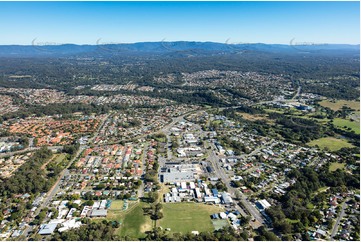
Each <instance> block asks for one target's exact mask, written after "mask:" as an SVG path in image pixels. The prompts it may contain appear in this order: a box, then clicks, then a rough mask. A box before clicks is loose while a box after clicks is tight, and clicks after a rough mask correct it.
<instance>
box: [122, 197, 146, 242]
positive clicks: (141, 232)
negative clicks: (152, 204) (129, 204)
mask: <svg viewBox="0 0 361 242" xmlns="http://www.w3.org/2000/svg"><path fill="white" fill-rule="evenodd" d="M144 206H147V205H146V204H144V203H142V202H140V203H138V204H137V205H136V207H134V208H133V209H131V211H130V212H129V213H127V214H126V215H125V216H124V219H123V221H122V224H121V226H120V229H119V235H120V237H121V238H124V237H126V236H128V237H129V238H130V239H132V240H134V239H136V238H137V239H138V238H143V237H145V232H146V231H149V230H151V229H152V220H151V219H150V217H149V216H145V215H144V214H143V207H144Z"/></svg>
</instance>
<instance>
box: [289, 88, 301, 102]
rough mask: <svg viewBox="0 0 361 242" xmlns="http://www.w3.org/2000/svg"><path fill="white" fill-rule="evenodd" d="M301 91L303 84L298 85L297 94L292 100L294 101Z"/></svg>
mask: <svg viewBox="0 0 361 242" xmlns="http://www.w3.org/2000/svg"><path fill="white" fill-rule="evenodd" d="M300 93H301V86H298V88H297V92H296V94H295V95H294V96H293V97H292V99H291V101H294V100H295V99H296V98H297V97H298V96H299V95H300Z"/></svg>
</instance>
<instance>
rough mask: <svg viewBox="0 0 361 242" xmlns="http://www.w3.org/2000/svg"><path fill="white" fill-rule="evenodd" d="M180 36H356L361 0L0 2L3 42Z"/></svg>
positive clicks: (331, 39)
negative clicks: (297, 0)
mask: <svg viewBox="0 0 361 242" xmlns="http://www.w3.org/2000/svg"><path fill="white" fill-rule="evenodd" d="M180 40H182V41H213V42H220V43H229V44H231V43H266V44H290V42H291V41H292V43H293V44H297V43H309V44H312V43H331V44H332V43H337V44H359V43H360V3H359V2H0V44H1V45H9V44H20V45H31V44H38V45H44V44H49V45H57V44H66V43H73V44H109V43H134V42H146V41H180ZM292 43H291V44H292Z"/></svg>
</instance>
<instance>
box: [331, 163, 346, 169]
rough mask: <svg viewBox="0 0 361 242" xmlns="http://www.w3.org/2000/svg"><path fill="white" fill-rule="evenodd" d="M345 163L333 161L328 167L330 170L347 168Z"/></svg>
mask: <svg viewBox="0 0 361 242" xmlns="http://www.w3.org/2000/svg"><path fill="white" fill-rule="evenodd" d="M345 165H346V164H345V163H338V162H333V163H331V165H330V167H329V168H328V170H329V171H336V170H337V169H341V170H342V169H343V168H345Z"/></svg>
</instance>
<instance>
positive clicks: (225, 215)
mask: <svg viewBox="0 0 361 242" xmlns="http://www.w3.org/2000/svg"><path fill="white" fill-rule="evenodd" d="M219 217H220V218H221V219H226V218H227V214H225V213H224V212H220V213H219Z"/></svg>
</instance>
